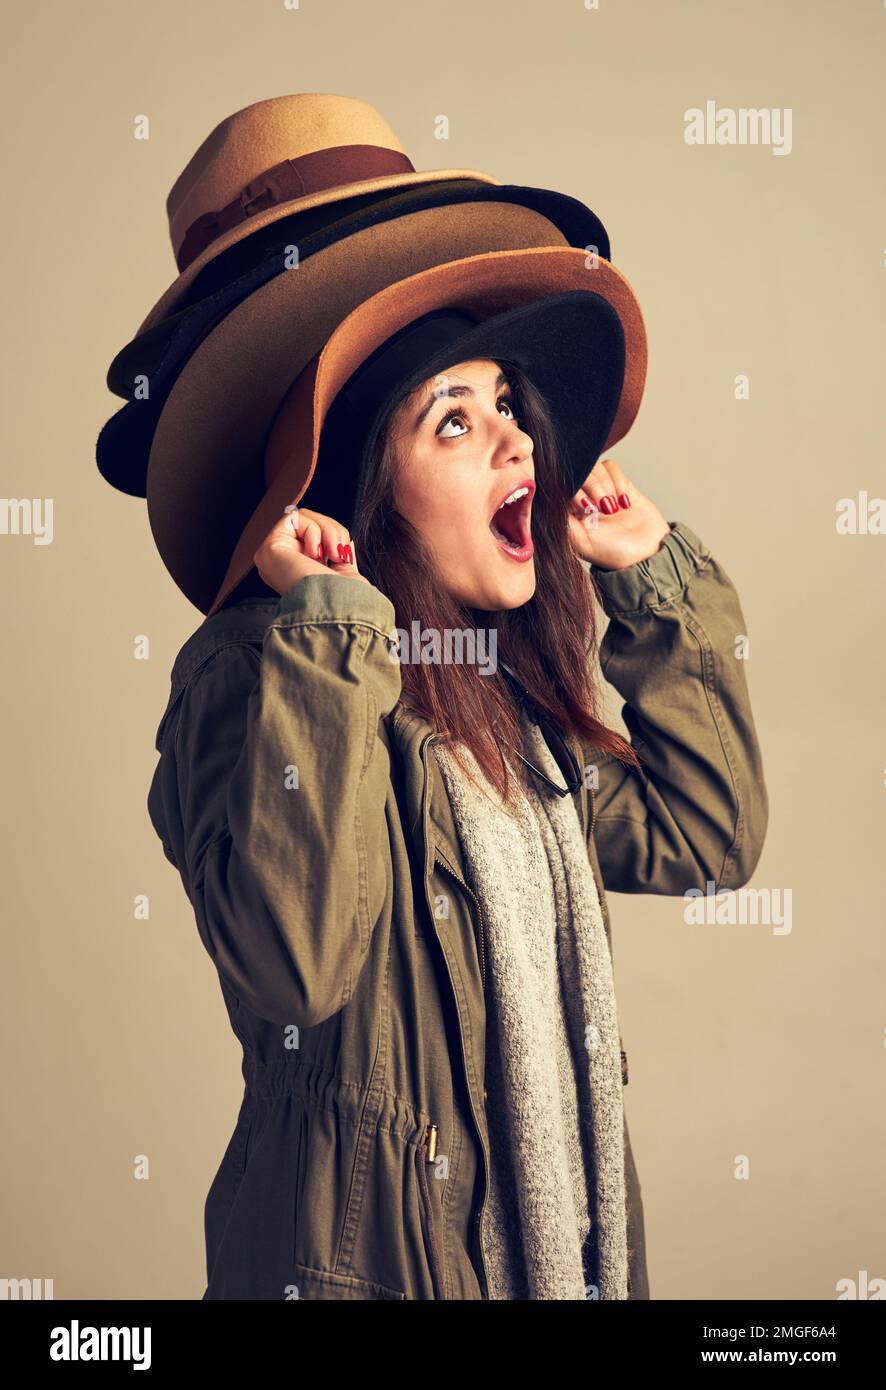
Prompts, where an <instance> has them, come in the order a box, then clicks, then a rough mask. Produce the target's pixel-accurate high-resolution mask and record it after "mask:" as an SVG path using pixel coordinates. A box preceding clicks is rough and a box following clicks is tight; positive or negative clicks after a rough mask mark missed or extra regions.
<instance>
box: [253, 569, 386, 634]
mask: <svg viewBox="0 0 886 1390" xmlns="http://www.w3.org/2000/svg"><path fill="white" fill-rule="evenodd" d="M281 619H286V620H289V619H291V620H292V622H293V623H366V624H368V625H369V626H370V627H374V628H376V629H377V630H378V631H379V632H380V633H381V634H382V636H384V637H390V636H391V635H392V632H393V628H394V623H395V613H394V605H393V603H392V602H391V600H390V599H389V598H388V596H387V594H383V593H382V591H381V589H377V588H376V587H375V585H374V584H369V583H366V581H364V580H362V579H356V578H355V577H354V575H352V574H331V573H330V574H307V575H305V577H304V578H303V579H299V580H297V581H296V583H295V584H293V585H291V587H290V588H288V589H286V590H285V591H284V592H283V593H282V594H281V595H280V599H279V602H278V604H277V611H276V614H275V616H274V617H273V618H272V620H271V621H272V622H273V623H275V624H276V623H279V624H280V626H286V625H287V624H286V623H285V622H283V623H281V622H280V620H281Z"/></svg>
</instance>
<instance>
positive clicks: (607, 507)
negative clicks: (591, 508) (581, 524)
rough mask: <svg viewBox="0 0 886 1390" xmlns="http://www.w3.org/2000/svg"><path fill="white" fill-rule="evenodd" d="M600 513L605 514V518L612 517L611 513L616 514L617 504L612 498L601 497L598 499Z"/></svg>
mask: <svg viewBox="0 0 886 1390" xmlns="http://www.w3.org/2000/svg"><path fill="white" fill-rule="evenodd" d="M600 511H601V512H605V513H606V515H607V516H612V513H613V512H617V511H618V504H617V502H616V500H615V498H614V497H609V496H608V495H607V496H606V497H601V498H600Z"/></svg>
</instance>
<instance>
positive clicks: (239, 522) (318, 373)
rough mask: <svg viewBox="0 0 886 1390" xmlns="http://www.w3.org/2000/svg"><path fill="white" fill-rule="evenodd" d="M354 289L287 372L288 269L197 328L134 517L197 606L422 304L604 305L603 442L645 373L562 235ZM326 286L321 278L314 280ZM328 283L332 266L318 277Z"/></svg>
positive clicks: (598, 263) (633, 320) (229, 573)
mask: <svg viewBox="0 0 886 1390" xmlns="http://www.w3.org/2000/svg"><path fill="white" fill-rule="evenodd" d="M452 250H453V253H454V254H453V255H452V256H451V257H450V258H449V259H448V260H446V261H444V262H442V263H441V261H442V258H441V260H437V261H435V260H434V259H433V257H430V258H429V263H428V264H427V265H426V267H424V268H422V269H420V270H419V271H418V272H417V273H416V274H414V275H411V276H407V277H404V278H402V279H400V280H398V281H396V282H395V283H393V284H386V285H382V286H379V287H377V288H376V290H374V291H373V290H367V292H366V294H364V295H361V296H360V299H359V300H358V302H357V304H356V306H355V307H354V308H352V310H351V312H350V313H348V314H346V315H345V314H339V315H338V316H336V314H335V311H334V310H333V312H332V315H331V319H330V328H329V332H328V334H327V335H326V337H325V339H324V344H325V345H324V346H322V350H319V351H317V352H316V354H314V355H313V356H312V357H310V358H308V359H306V360H305V361H303V362H301V363H300V364H299V365H298V366H297V367H296V368H295V369H293V361H294V359H295V357H296V354H297V353H298V351H299V345H300V342H301V334H300V325H299V323H298V321H297V319H295V318H294V317H293V315H292V314H291V313H290V312H289V305H290V297H291V294H292V292H293V290H294V287H295V286H294V277H292V276H289V275H284V276H281V277H279V278H278V279H277V280H275V281H272V282H271V283H270V284H269V285H267V286H265V287H264V288H263V289H262V290H260V291H258V292H256V294H254V295H251V296H250V297H249V299H247V300H245V301H244V302H243V303H242V304H240V305H239V306H238V307H237V309H235V310H234V311H233V312H232V313H231V314H229V315H228V316H227V317H226V318H225V319H224V320H223V321H222V322H221V323H220V324H219V325H218V327H217V328H216V329H215V330H214V331H213V332H212V333H210V334H209V336H208V337H207V338H206V339H205V340H204V341H203V342H202V343H201V345H200V347H199V348H198V349H197V351H196V352H195V353H194V355H193V357H192V358H191V359H190V361H189V362H188V363H187V365H186V367H185V368H184V370H183V372H182V374H181V377H180V378H179V380H178V382H177V383H176V386H175V388H174V389H173V392H172V393H171V395H170V398H169V401H168V402H167V405H166V408H165V410H164V412H163V414H162V415H161V417H160V421H159V423H158V426H157V430H156V433H155V436H154V443H153V447H152V450H151V457H150V460H149V464H148V481H147V502H148V514H149V518H150V523H151V528H152V532H153V535H154V539H155V542H156V544H157V547H158V549H159V551H160V554H161V556H162V557H163V560H164V563H165V564H166V566H167V568H168V569H169V571H170V573H171V574H172V576H173V578H174V579H175V581H176V583H177V584H178V586H179V588H181V589H182V591H183V592H184V593H185V594H187V596H188V597H189V598H190V599H191V601H192V602H193V603H194V604H195V605H196V607H197V608H199V609H200V611H201V612H203V613H205V614H207V615H208V614H211V613H214V612H216V611H217V609H218V608H219V607H220V606H221V604H222V602H223V601H224V599H225V598H226V597H227V595H228V594H229V593H230V592H231V591H232V589H234V588H235V587H236V586H237V584H238V583H239V582H240V580H241V579H243V578H244V576H245V575H246V574H247V573H248V572H249V571H250V570H251V569H252V568H253V556H254V554H255V551H256V550H257V549H258V547H259V545H260V544H261V542H262V540H263V539H264V537H265V536H266V535H267V533H268V532H269V531H270V530H271V528H272V527H273V526H274V525H275V524H276V522H277V521H278V520H279V519H280V517H281V516H282V515H283V512H284V508H285V507H286V506H287V505H289V504H290V503H297V502H298V501H299V500H300V498H301V497H302V495H303V493H304V491H305V489H306V488H307V486H308V483H309V482H310V480H311V477H312V475H313V472H314V468H315V466H316V462H317V453H318V447H319V441H320V433H321V430H322V426H323V420H324V418H325V415H326V412H327V410H328V409H329V406H330V404H331V402H332V401H333V399H334V398H335V395H336V393H337V392H338V390H339V389H340V388H341V386H342V385H343V384H344V383H345V382H346V381H347V380H348V378H349V377H350V376H351V374H352V373H353V372H354V371H355V370H356V368H357V367H358V366H359V365H360V364H361V362H363V361H364V360H365V359H366V358H367V357H368V356H369V355H370V353H372V352H374V351H375V349H376V348H377V347H378V346H380V345H381V343H383V342H385V341H386V339H387V338H389V337H390V336H391V335H392V334H393V333H395V332H397V331H398V330H399V329H400V328H402V327H403V326H404V325H406V324H408V323H410V322H412V320H413V319H415V318H418V317H420V316H421V315H422V314H425V313H428V312H430V311H431V310H432V309H438V308H443V307H446V306H451V307H457V308H460V309H462V310H463V311H464V312H465V313H468V314H472V315H474V316H475V317H476V318H477V319H483V318H484V317H488V316H491V315H493V314H498V313H501V312H503V311H504V310H506V309H510V308H513V307H516V306H519V305H521V304H528V303H530V302H531V301H533V300H536V299H539V298H541V297H543V296H548V295H556V294H564V293H567V292H569V291H575V290H582V289H584V290H587V291H589V292H591V293H593V294H596V295H598V296H601V297H602V298H603V299H605V300H607V301H608V303H609V304H611V306H612V307H613V309H614V310H615V311H616V313H617V315H618V318H619V321H620V324H621V328H622V332H623V334H624V343H625V372H624V380H623V385H622V390H621V395H620V399H619V402H618V406H617V408H616V411H615V416H614V419H613V424H612V427H611V429H610V431H609V435H608V437H607V439H606V442H605V445H604V448H607V449H608V448H610V447H611V446H612V445H613V444H615V443H616V442H617V441H618V440H619V439H622V438H623V437H624V435H625V434H626V433H627V431H628V430H629V429H630V426H631V424H632V423H633V420H634V418H635V416H636V413H637V410H638V409H639V405H640V400H641V398H642V394H643V387H644V384H645V380H646V366H647V343H646V330H645V325H644V322H643V315H642V312H641V309H640V305H639V303H638V301H637V299H636V296H635V294H634V292H633V290H632V288H631V286H630V284H629V283H628V281H627V280H626V279H625V277H624V276H623V275H622V274H621V273H620V272H619V271H618V270H616V268H615V266H613V265H612V264H611V263H610V262H609V261H606V260H604V259H603V258H602V257H596V256H589V255H588V253H587V252H586V251H584V250H583V249H581V248H578V247H571V246H554V247H552V246H550V245H541V246H533V247H525V248H522V249H515V250H501V251H492V252H483V253H481V254H473V255H472V254H468V255H465V256H461V257H459V255H458V254H457V248H455V247H453V248H452ZM327 283H330V282H327ZM335 283H336V277H333V279H332V281H331V284H332V285H334V284H335Z"/></svg>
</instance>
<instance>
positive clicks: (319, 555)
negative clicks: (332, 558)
mask: <svg viewBox="0 0 886 1390" xmlns="http://www.w3.org/2000/svg"><path fill="white" fill-rule="evenodd" d="M317 559H318V560H322V559H323V547H322V545H318V546H317Z"/></svg>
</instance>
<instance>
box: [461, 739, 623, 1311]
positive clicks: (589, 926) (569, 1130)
mask: <svg viewBox="0 0 886 1390" xmlns="http://www.w3.org/2000/svg"><path fill="white" fill-rule="evenodd" d="M523 721H524V737H525V746H524V752H525V755H526V757H528V758H529V759H530V761H531V762H533V763H535V765H536V766H537V767H541V768H542V769H543V770H544V771H545V772H547V773H548V775H549V776H550V777H551V778H552V780H554V781H555V782H557V783H558V785H562V782H563V777H562V773H561V772H560V771H559V769H558V767H557V764H556V762H555V760H554V758H553V756H552V755H551V753H550V750H549V749H548V747H547V744H546V743H545V740H544V738H543V736H542V734H541V731H540V730H539V729H538V727H537V726H536V725H533V724H531V723H530V722H529V721H528V720H527V719H526V717H525V715H524V716H523ZM433 746H434V751H435V753H436V756H437V763H438V766H439V768H440V772H441V775H442V777H443V781H444V785H445V787H446V790H447V794H448V796H449V800H450V803H451V806H452V810H453V815H454V818H455V824H456V828H457V831H458V835H459V839H460V842H461V848H462V853H463V856H464V860H465V867H466V870H467V872H468V874H469V875H470V882H471V887H472V888H473V890H474V892H475V893H476V894H477V896H478V898H479V900H480V905H481V909H482V912H483V917H484V926H485V933H484V935H485V938H486V949H487V959H488V971H487V992H488V998H487V1010H488V1012H487V1031H486V1038H487V1046H486V1076H487V1081H486V1087H487V1092H488V1100H487V1120H488V1126H489V1143H490V1157H491V1169H492V1171H491V1173H490V1191H489V1197H488V1201H487V1206H486V1210H485V1212H484V1220H483V1226H482V1238H483V1246H484V1250H485V1252H486V1257H487V1264H488V1266H489V1275H490V1296H491V1297H492V1298H496V1299H585V1298H604V1299H625V1298H627V1297H628V1290H627V1270H628V1249H627V1220H626V1205H625V1180H624V1101H623V1094H622V1071H621V1052H620V1047H621V1044H620V1038H619V1029H618V1017H617V1011H616V1002H615V987H614V980H613V973H612V958H611V956H610V953H609V945H608V942H607V940H606V932H605V927H604V924H603V918H602V914H601V911H600V902H599V897H598V894H597V888H596V884H595V882H594V876H593V872H592V870H591V866H590V862H589V859H588V852H587V847H586V845H585V844H584V841H583V838H582V833H581V825H580V822H579V818H578V814H577V811H576V808H575V804H574V802H573V799H572V797H571V796H565V797H558V796H557V795H556V793H555V792H554V791H553V790H551V789H550V788H548V787H546V786H544V784H543V783H541V781H540V780H539V779H537V778H535V776H534V774H530V778H531V784H530V786H529V788H528V790H526V791H524V790H523V789H520V792H519V798H520V799H519V806H518V810H517V813H516V815H514V814H513V812H511V811H508V810H506V808H505V807H504V805H503V803H502V801H501V798H500V797H499V796H498V794H497V793H496V791H495V789H494V788H493V787H492V785H491V784H490V783H489V781H488V780H487V778H486V777H485V776H484V774H483V773H482V771H481V769H480V767H479V765H478V764H477V762H476V760H475V759H474V758H473V756H472V755H471V754H470V752H469V751H468V750H467V749H465V748H463V749H462V750H461V751H462V754H463V756H464V757H465V759H466V761H467V762H468V765H469V766H470V768H471V772H472V775H473V777H474V778H475V779H476V784H477V785H475V784H474V783H472V782H471V781H470V780H469V779H468V778H467V777H466V776H465V773H464V772H463V770H462V768H461V767H460V766H459V765H458V763H457V762H456V761H455V759H454V758H453V756H452V754H451V753H450V752H449V750H448V749H446V748H445V747H442V746H440V745H433ZM591 1230H593V1236H594V1239H593V1241H592V1242H591V1249H592V1250H593V1252H594V1256H593V1260H592V1269H593V1274H592V1276H591V1277H592V1282H591V1283H589V1282H588V1277H587V1272H586V1266H585V1262H584V1260H583V1253H582V1252H583V1246H584V1245H585V1241H586V1238H587V1236H588V1233H589V1231H591Z"/></svg>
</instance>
